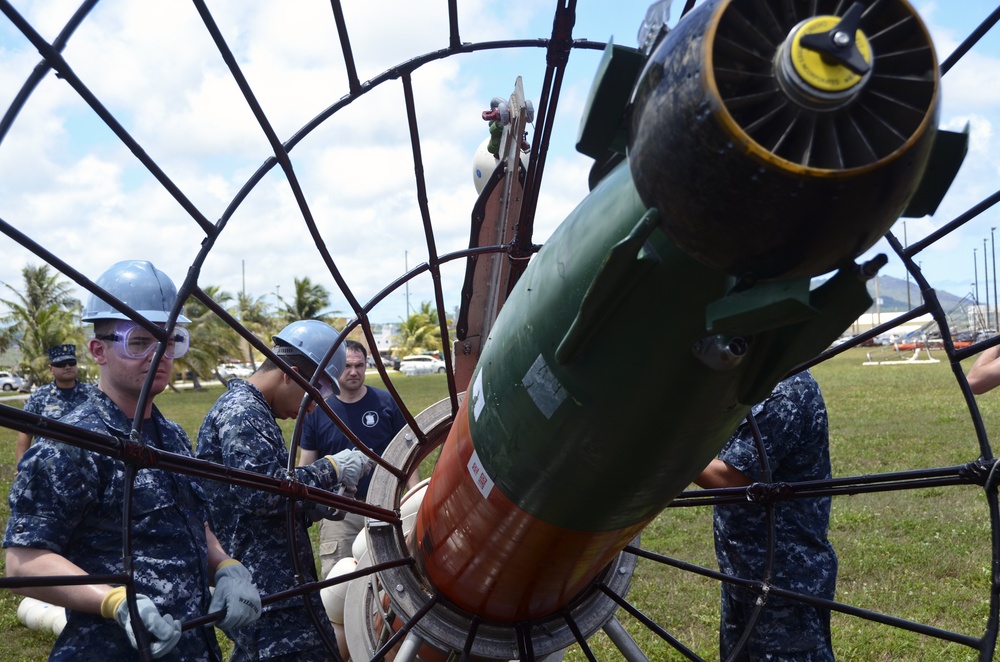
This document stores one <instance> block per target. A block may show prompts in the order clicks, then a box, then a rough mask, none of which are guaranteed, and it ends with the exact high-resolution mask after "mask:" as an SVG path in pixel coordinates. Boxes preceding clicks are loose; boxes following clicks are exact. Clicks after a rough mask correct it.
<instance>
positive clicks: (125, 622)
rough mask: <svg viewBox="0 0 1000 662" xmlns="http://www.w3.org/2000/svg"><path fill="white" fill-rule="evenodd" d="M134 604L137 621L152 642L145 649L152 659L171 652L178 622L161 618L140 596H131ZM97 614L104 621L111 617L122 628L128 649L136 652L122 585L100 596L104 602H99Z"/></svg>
mask: <svg viewBox="0 0 1000 662" xmlns="http://www.w3.org/2000/svg"><path fill="white" fill-rule="evenodd" d="M135 602H136V608H137V609H136V611H138V612H139V618H140V619H142V624H143V625H144V626H145V627H146V630H148V631H149V634H150V636H151V637H152V639H153V641H152V642H151V643H150V646H149V650H150V652H151V653H152V654H153V657H154V658H156V657H163V656H164V655H166V654H167V653H169V652H170V651H172V650H173V649H174V646H176V645H177V642H178V641H180V640H181V624H180V621H175V620H174V617H173V616H171V615H170V614H165V615H163V616H161V615H160V612H159V610H158V609H157V608H156V605H155V604H153V601H152V600H150V599H149V598H148V597H147V596H145V595H142V594H141V593H140V594H138V595H136V596H135ZM101 615H102V616H104V617H105V618H112V617H113V618H114V619H115V620H116V621H118V625H120V626H122V627H123V628H125V632H126V634H128V640H129V642H130V643H131V644H132V648H135V649H136V650H138V649H139V645H138V644H137V643H136V640H135V632H134V631H133V629H132V615H131V613H130V612H129V610H128V601H127V600H126V599H125V587H124V586H118V587H116V588H113V589H111V592H110V593H108V594H107V595H106V596H104V600H103V601H102V602H101Z"/></svg>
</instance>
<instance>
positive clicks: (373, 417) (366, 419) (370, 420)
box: [361, 411, 378, 428]
mask: <svg viewBox="0 0 1000 662" xmlns="http://www.w3.org/2000/svg"><path fill="white" fill-rule="evenodd" d="M361 424H362V425H364V426H365V427H366V428H373V427H375V426H376V425H378V412H377V411H366V412H365V413H364V416H362V417H361Z"/></svg>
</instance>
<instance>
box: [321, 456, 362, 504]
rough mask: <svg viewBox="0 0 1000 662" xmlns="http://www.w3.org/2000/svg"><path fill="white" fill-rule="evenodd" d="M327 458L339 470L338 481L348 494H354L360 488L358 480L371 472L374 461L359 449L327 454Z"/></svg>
mask: <svg viewBox="0 0 1000 662" xmlns="http://www.w3.org/2000/svg"><path fill="white" fill-rule="evenodd" d="M326 459H328V460H330V462H332V463H333V466H334V468H335V469H336V470H337V481H338V482H339V483H340V485H341V486H342V487H343V488H344V492H345V493H346V494H347V495H353V494H354V493H355V492H357V490H358V481H359V480H361V479H362V478H363V477H364V476H367V475H368V474H369V473H371V470H372V461H371V460H370V459H368V456H367V455H365V454H364V453H362V452H361V451H359V450H355V449H350V450H346V451H340V452H339V453H337V454H336V455H327V456H326Z"/></svg>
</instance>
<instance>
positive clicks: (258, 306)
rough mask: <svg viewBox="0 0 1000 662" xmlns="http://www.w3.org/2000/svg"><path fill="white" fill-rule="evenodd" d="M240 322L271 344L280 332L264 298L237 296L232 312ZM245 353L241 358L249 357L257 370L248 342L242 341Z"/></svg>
mask: <svg viewBox="0 0 1000 662" xmlns="http://www.w3.org/2000/svg"><path fill="white" fill-rule="evenodd" d="M231 312H232V313H233V314H234V316H235V317H236V318H237V319H238V320H240V323H241V324H243V326H244V327H246V329H247V330H248V331H250V332H251V333H253V334H254V335H255V336H257V337H258V338H262V339H264V342H265V343H266V344H269V342H270V339H271V336H273V335H274V334H275V333H277V332H278V330H279V326H280V323H279V321H278V320H277V319H275V317H274V316H273V315H272V314H271V309H270V306H268V305H267V303H266V302H265V301H264V297H263V296H260V297H257V298H254V297H253V295H251V294H247V293H246V292H240V293H239V294H238V295H237V296H236V306H235V308H234V310H232V311H231ZM241 346H242V348H243V353H242V354H241V356H244V357H247V356H249V359H250V365H251V367H252V368H253V369H254V370H256V369H257V359H256V356H255V355H254V353H253V351H252V350H251V349H250V347H249V346H248V343H247V342H246V341H241Z"/></svg>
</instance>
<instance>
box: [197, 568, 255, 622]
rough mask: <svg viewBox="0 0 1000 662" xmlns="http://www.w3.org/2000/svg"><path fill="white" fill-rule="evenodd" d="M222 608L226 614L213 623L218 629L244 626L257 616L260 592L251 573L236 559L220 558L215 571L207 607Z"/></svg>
mask: <svg viewBox="0 0 1000 662" xmlns="http://www.w3.org/2000/svg"><path fill="white" fill-rule="evenodd" d="M223 609H225V610H226V615H225V616H223V617H222V620H221V621H219V622H217V623H216V624H215V626H216V627H217V628H219V629H220V630H228V629H230V628H239V627H243V626H244V625H247V624H249V623H253V622H254V621H256V620H257V619H258V618H260V593H258V592H257V587H256V586H254V583H253V575H251V574H250V571H249V570H247V569H246V566H244V565H243V564H242V563H240V562H239V561H236V560H235V559H227V560H225V561H223V562H222V563H220V564H219V567H218V568H216V570H215V593H214V594H213V595H212V603H211V604H210V605H209V606H208V610H209V611H210V612H215V611H221V610H223Z"/></svg>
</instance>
